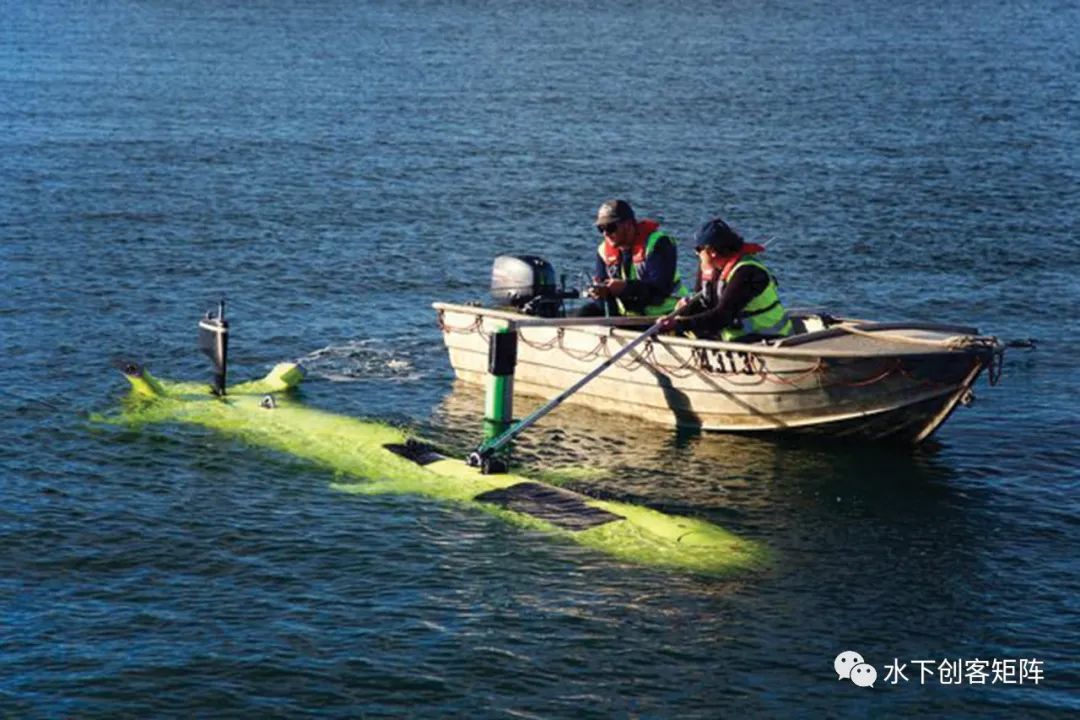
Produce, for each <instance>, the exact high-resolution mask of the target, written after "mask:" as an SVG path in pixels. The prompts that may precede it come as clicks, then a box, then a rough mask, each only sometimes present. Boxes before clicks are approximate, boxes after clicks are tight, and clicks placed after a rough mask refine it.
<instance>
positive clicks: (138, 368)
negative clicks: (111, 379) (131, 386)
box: [112, 357, 143, 378]
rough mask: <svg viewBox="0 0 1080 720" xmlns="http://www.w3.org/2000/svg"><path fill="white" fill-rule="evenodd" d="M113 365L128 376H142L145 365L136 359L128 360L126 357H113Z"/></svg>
mask: <svg viewBox="0 0 1080 720" xmlns="http://www.w3.org/2000/svg"><path fill="white" fill-rule="evenodd" d="M112 364H113V367H114V368H116V369H117V370H119V371H120V372H122V373H124V374H125V375H127V376H128V377H135V378H137V377H142V374H143V366H142V365H140V364H139V363H137V362H135V361H134V360H128V359H126V358H120V357H118V358H113V361H112Z"/></svg>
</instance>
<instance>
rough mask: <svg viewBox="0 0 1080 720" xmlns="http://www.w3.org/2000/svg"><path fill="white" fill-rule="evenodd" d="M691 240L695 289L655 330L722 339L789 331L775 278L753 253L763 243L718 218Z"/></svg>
mask: <svg viewBox="0 0 1080 720" xmlns="http://www.w3.org/2000/svg"><path fill="white" fill-rule="evenodd" d="M694 243H695V246H696V247H695V248H694V249H695V250H696V251H697V254H698V260H699V263H700V267H699V269H698V277H697V286H696V288H695V289H696V290H698V291H699V293H700V294H699V295H697V296H696V297H695V299H694V300H693V301H691V302H688V303H684V307H682V308H681V311H680V315H679V316H678V317H672V318H665V319H664V320H663V321H661V329H663V330H675V331H677V332H683V333H692V334H693V335H694V336H695V337H699V338H708V339H719V340H723V341H726V342H756V341H758V340H765V339H770V338H780V337H786V336H788V335H790V334H791V332H792V326H791V320H790V318H789V317H788V314H787V311H786V310H785V309H784V306H783V304H781V302H780V295H779V293H778V292H777V283H776V278H775V277H774V276H773V274H772V273H771V272H769V269H768V268H767V267H765V265H764V263H762V262H761V260H759V259H758V258H757V255H758V254H760V253H761V252H763V251H764V250H765V248H763V247H762V246H761V245H757V244H754V243H747V242H744V241H743V239H742V236H740V235H739V234H738V233H737V232H735V231H734V230H732V229H731V228H730V227H729V226H728V224H727V223H725V222H724V221H723V220H721V219H720V218H716V219H714V220H710V221H709V222H707V223H705V224H704V225H702V226H701V227H700V228H698V231H697V233H695V235H694Z"/></svg>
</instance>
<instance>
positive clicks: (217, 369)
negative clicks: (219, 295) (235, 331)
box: [199, 300, 229, 396]
mask: <svg viewBox="0 0 1080 720" xmlns="http://www.w3.org/2000/svg"><path fill="white" fill-rule="evenodd" d="M199 349H200V350H202V351H203V352H204V353H206V354H207V355H208V356H209V357H210V359H211V360H212V361H213V363H214V386H213V388H214V394H215V395H218V396H223V395H225V374H226V372H227V370H228V362H229V358H228V356H229V322H228V321H227V320H226V319H225V300H222V301H221V302H220V303H218V310H217V315H214V312H213V311H212V310H209V311H207V313H206V316H205V317H203V319H202V320H200V321H199Z"/></svg>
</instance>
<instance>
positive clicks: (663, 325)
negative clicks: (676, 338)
mask: <svg viewBox="0 0 1080 720" xmlns="http://www.w3.org/2000/svg"><path fill="white" fill-rule="evenodd" d="M678 324H679V319H678V318H676V317H672V316H671V315H668V316H667V317H662V318H660V321H659V322H658V323H657V325H659V326H660V332H671V331H672V330H674V329H675V326H676V325H678Z"/></svg>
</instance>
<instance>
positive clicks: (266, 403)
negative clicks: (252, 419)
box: [259, 395, 277, 410]
mask: <svg viewBox="0 0 1080 720" xmlns="http://www.w3.org/2000/svg"><path fill="white" fill-rule="evenodd" d="M259 407H262V408H266V409H267V410H273V409H274V408H276V407H277V400H275V399H274V396H273V395H266V396H264V397H263V399H262V402H261V403H259Z"/></svg>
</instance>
